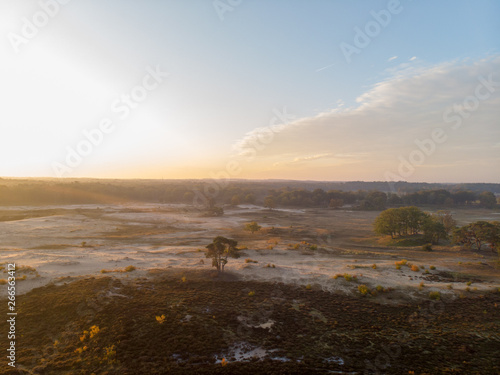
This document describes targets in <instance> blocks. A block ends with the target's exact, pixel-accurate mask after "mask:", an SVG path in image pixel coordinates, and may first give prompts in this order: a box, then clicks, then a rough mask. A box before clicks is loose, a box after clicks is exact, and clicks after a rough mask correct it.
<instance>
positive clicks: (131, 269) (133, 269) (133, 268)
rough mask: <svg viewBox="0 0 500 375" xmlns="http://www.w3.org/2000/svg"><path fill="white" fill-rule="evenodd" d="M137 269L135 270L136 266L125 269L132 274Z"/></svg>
mask: <svg viewBox="0 0 500 375" xmlns="http://www.w3.org/2000/svg"><path fill="white" fill-rule="evenodd" d="M136 269H137V268H135V267H134V266H127V267H125V272H132V271H135V270H136Z"/></svg>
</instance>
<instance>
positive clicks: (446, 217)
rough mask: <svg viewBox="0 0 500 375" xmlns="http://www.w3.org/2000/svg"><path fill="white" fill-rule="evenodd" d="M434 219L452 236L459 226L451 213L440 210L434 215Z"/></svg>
mask: <svg viewBox="0 0 500 375" xmlns="http://www.w3.org/2000/svg"><path fill="white" fill-rule="evenodd" d="M432 217H433V218H435V219H436V220H437V221H439V222H440V223H441V224H443V225H444V229H445V230H446V233H447V234H450V233H451V231H452V230H453V229H455V227H456V226H457V221H456V220H455V219H453V217H452V216H451V212H450V211H446V210H439V211H438V212H436V213H435V214H433V215H432Z"/></svg>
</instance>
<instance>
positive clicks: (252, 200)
mask: <svg viewBox="0 0 500 375" xmlns="http://www.w3.org/2000/svg"><path fill="white" fill-rule="evenodd" d="M245 203H251V204H254V203H255V195H254V194H252V193H250V194H247V195H245Z"/></svg>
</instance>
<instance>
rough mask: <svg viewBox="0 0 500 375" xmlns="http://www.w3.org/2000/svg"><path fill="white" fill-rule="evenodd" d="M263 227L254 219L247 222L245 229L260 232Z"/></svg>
mask: <svg viewBox="0 0 500 375" xmlns="http://www.w3.org/2000/svg"><path fill="white" fill-rule="evenodd" d="M260 228H262V227H261V226H260V225H259V224H257V222H256V221H252V222H251V223H247V224H245V230H247V231H249V232H252V234H254V233H255V232H258V231H259V230H260Z"/></svg>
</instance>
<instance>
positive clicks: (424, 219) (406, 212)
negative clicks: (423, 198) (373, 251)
mask: <svg viewBox="0 0 500 375" xmlns="http://www.w3.org/2000/svg"><path fill="white" fill-rule="evenodd" d="M453 222H454V220H453V218H452V217H451V215H450V214H449V212H444V211H441V212H440V213H439V212H438V213H437V214H434V215H430V214H428V213H426V212H424V211H422V210H421V209H420V208H418V207H414V206H409V207H399V208H389V209H387V210H384V211H382V212H381V213H380V215H378V216H377V218H376V219H375V222H374V230H375V233H377V234H382V235H390V236H391V238H396V237H403V236H409V235H416V234H420V233H423V235H424V239H425V240H427V241H429V242H431V243H434V244H436V243H439V241H440V240H441V239H446V238H448V233H449V231H450V230H451V227H450V225H452V223H453ZM445 223H446V225H445Z"/></svg>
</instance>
